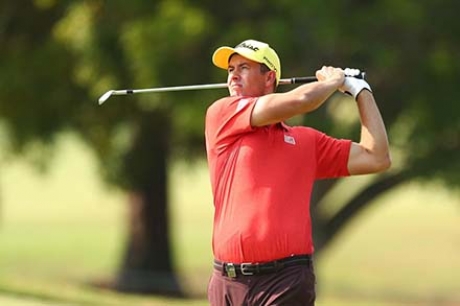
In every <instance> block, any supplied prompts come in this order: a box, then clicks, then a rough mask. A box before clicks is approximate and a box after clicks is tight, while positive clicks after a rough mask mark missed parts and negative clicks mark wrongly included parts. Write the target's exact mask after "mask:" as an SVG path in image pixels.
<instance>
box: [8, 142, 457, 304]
mask: <svg viewBox="0 0 460 306" xmlns="http://www.w3.org/2000/svg"><path fill="white" fill-rule="evenodd" d="M66 137H67V138H66V139H64V141H62V142H61V146H60V148H59V154H58V155H57V156H56V157H55V158H54V159H53V162H52V168H51V171H50V172H49V174H48V175H46V176H40V175H38V174H37V173H36V172H34V171H33V170H32V169H31V168H30V167H28V166H27V165H25V164H23V163H12V164H8V165H5V164H4V165H2V172H1V174H0V199H1V201H0V305H12V306H16V305H35V306H36V305H151V306H155V305H207V302H206V299H205V297H204V294H205V290H206V285H207V280H208V277H209V273H210V271H211V265H210V263H211V261H212V255H211V248H210V244H211V229H212V202H211V197H210V194H211V192H210V187H209V179H208V176H207V172H206V167H205V166H204V164H201V165H199V166H198V167H188V166H186V165H176V166H175V167H174V168H173V169H172V171H171V184H170V186H171V192H170V194H171V204H172V210H171V221H172V224H173V228H172V236H173V241H174V257H175V261H176V267H177V269H178V272H179V274H180V275H181V281H182V284H183V286H184V288H185V289H186V290H187V291H188V292H189V293H190V294H191V295H193V296H196V298H194V299H190V300H174V299H165V298H160V297H152V296H137V295H124V294H120V293H115V292H112V291H107V290H102V289H97V288H95V287H94V286H91V285H90V284H91V283H92V282H95V281H101V280H108V279H110V278H111V277H113V276H114V275H115V274H116V271H117V267H118V264H119V262H120V257H121V254H122V250H123V242H124V239H125V230H126V228H125V218H126V206H125V201H126V197H125V195H124V194H123V193H120V192H117V191H116V190H113V189H108V188H106V187H105V186H104V185H103V184H101V182H100V181H99V179H98V177H97V174H96V167H95V164H94V161H93V159H92V156H91V154H90V152H89V151H88V150H87V148H85V147H84V146H82V145H81V144H80V143H78V142H76V141H75V140H74V139H73V138H72V137H70V136H66ZM458 204H459V201H458V198H456V197H455V195H453V194H450V193H448V192H446V191H445V190H443V189H441V188H439V187H435V186H424V187H423V188H422V187H420V186H417V185H414V184H410V185H406V186H404V187H402V188H399V189H398V190H395V191H394V192H392V193H391V194H389V195H388V196H386V197H384V198H382V199H380V200H379V201H378V202H376V203H375V205H374V206H373V207H371V208H369V209H367V210H366V211H365V212H364V213H363V214H361V215H360V216H359V217H357V218H356V219H355V220H354V221H353V224H352V225H351V226H349V227H348V228H347V229H346V230H345V231H344V232H343V233H342V234H341V235H340V236H339V237H338V238H337V240H336V241H335V242H334V244H333V245H332V246H331V248H330V249H328V250H327V251H326V253H325V254H324V256H323V257H322V258H321V259H320V260H317V261H316V272H317V275H318V282H319V284H318V303H317V305H319V306H349V305H350V306H351V305H354V306H361V305H362V306H364V305H374V306H390V305H392V306H395V305H458V304H460V273H459V271H460V240H459V237H460V226H459V224H460V211H459V210H460V206H459V205H458Z"/></svg>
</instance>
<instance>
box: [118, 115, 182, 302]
mask: <svg viewBox="0 0 460 306" xmlns="http://www.w3.org/2000/svg"><path fill="white" fill-rule="evenodd" d="M169 130H170V125H169V119H168V118H167V115H166V114H165V112H162V111H158V110H156V111H152V112H147V113H145V114H144V116H143V118H142V121H141V122H140V128H139V130H138V133H137V135H136V138H135V140H134V144H133V148H132V150H131V151H130V153H129V154H128V156H127V159H126V162H125V166H126V171H125V172H124V173H126V174H127V179H128V184H129V186H130V188H131V190H132V192H131V194H130V198H129V203H128V204H129V215H128V216H129V220H128V224H129V236H128V238H127V239H128V241H127V245H126V250H125V253H124V257H123V262H122V264H121V269H120V271H119V274H118V278H117V281H116V284H115V288H116V289H117V290H119V291H123V292H133V293H144V294H162V295H173V296H182V295H183V294H182V290H181V288H180V285H179V282H178V280H177V277H176V274H175V272H174V269H173V263H172V256H171V243H170V234H169V226H168V225H169V222H168V220H169V214H168V193H167V191H168V188H167V182H168V177H167V159H168V151H169V150H168V149H169V133H168V132H169Z"/></svg>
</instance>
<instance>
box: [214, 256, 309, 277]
mask: <svg viewBox="0 0 460 306" xmlns="http://www.w3.org/2000/svg"><path fill="white" fill-rule="evenodd" d="M311 262H312V256H311V255H296V256H290V257H286V258H282V259H278V260H274V261H270V262H264V263H241V264H234V263H231V262H220V261H218V260H214V269H216V270H218V271H221V272H222V274H223V275H225V276H228V277H236V276H237V275H244V276H249V275H257V274H267V273H274V272H278V271H280V270H281V269H283V268H286V267H290V266H299V265H308V264H311Z"/></svg>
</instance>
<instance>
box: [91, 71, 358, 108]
mask: <svg viewBox="0 0 460 306" xmlns="http://www.w3.org/2000/svg"><path fill="white" fill-rule="evenodd" d="M365 75H366V73H365V72H359V73H358V74H355V75H347V76H350V77H355V78H358V79H364V77H365ZM315 81H317V78H316V77H314V76H307V77H293V78H286V79H280V81H279V85H288V84H303V83H311V82H315ZM217 88H227V83H216V84H202V85H185V86H172V87H157V88H145V89H122V90H109V91H107V92H106V93H105V94H103V95H102V96H101V97H100V98H99V100H98V101H99V105H101V104H102V103H104V102H105V101H107V99H109V98H110V97H111V96H121V95H130V94H137V93H153V92H169V91H184V90H199V89H217Z"/></svg>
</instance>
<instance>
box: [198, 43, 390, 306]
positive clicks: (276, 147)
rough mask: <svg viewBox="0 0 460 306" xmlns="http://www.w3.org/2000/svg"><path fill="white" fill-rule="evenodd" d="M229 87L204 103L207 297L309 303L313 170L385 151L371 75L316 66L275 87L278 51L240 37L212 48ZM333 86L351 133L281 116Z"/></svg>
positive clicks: (341, 170) (351, 170) (376, 165)
mask: <svg viewBox="0 0 460 306" xmlns="http://www.w3.org/2000/svg"><path fill="white" fill-rule="evenodd" d="M212 61H213V63H214V64H215V65H216V66H217V67H219V68H222V69H226V70H227V71H228V78H227V85H228V89H229V92H230V96H229V97H225V98H222V99H219V100H217V101H215V102H214V103H213V104H212V105H211V106H210V107H209V108H208V110H207V113H206V128H205V136H206V151H207V158H208V165H209V171H210V178H211V186H212V193H213V201H214V207H215V212H214V226H213V239H212V246H213V254H214V258H215V260H214V271H213V273H212V276H211V279H210V281H209V286H208V299H209V302H210V304H211V305H213V306H220V305H254V306H262V305H267V306H268V305H289V306H293V305H314V303H315V296H316V293H315V275H314V270H313V261H312V255H313V251H314V247H313V241H312V232H311V230H312V229H311V220H310V195H311V191H312V187H313V183H314V181H315V180H317V179H325V178H336V177H344V176H348V175H357V174H366V173H375V172H380V171H384V170H386V169H388V168H389V167H390V164H391V161H390V156H389V149H388V139H387V135H386V131H385V126H384V123H383V120H382V117H381V115H380V112H379V110H378V108H377V105H376V102H375V100H374V97H373V95H372V92H371V88H370V86H369V84H368V83H367V82H366V81H365V80H363V79H358V78H355V77H353V76H346V74H347V75H355V74H357V73H359V71H356V70H354V69H346V70H345V71H344V70H342V69H341V68H334V67H328V66H324V67H322V68H321V69H319V70H318V71H316V78H317V79H318V81H317V82H312V83H309V84H305V85H301V86H299V87H297V88H295V89H293V90H291V91H289V92H286V93H275V90H276V86H277V84H278V81H279V80H280V78H281V65H280V60H279V58H278V55H277V54H276V52H275V51H274V50H273V49H272V48H271V47H270V46H269V45H268V44H266V43H263V42H260V41H256V40H246V41H244V42H242V43H240V44H239V45H237V46H236V47H235V48H231V47H221V48H218V49H217V50H216V51H215V53H214V55H213V57H212ZM337 90H339V91H341V92H344V93H347V94H349V95H351V96H352V97H353V98H354V99H355V100H356V103H357V108H358V111H359V114H360V118H361V125H362V129H361V137H360V140H359V142H352V141H351V140H345V139H336V138H333V137H331V136H328V135H326V134H324V133H322V132H320V131H317V130H315V129H313V128H309V127H304V126H288V125H287V124H285V123H284V121H285V120H286V119H289V118H291V117H293V116H296V115H299V114H306V113H309V112H312V111H314V110H315V109H317V108H318V107H320V106H321V105H322V104H323V103H324V102H325V101H326V100H327V98H328V97H330V96H331V95H332V94H333V93H334V92H336V91H337Z"/></svg>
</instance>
